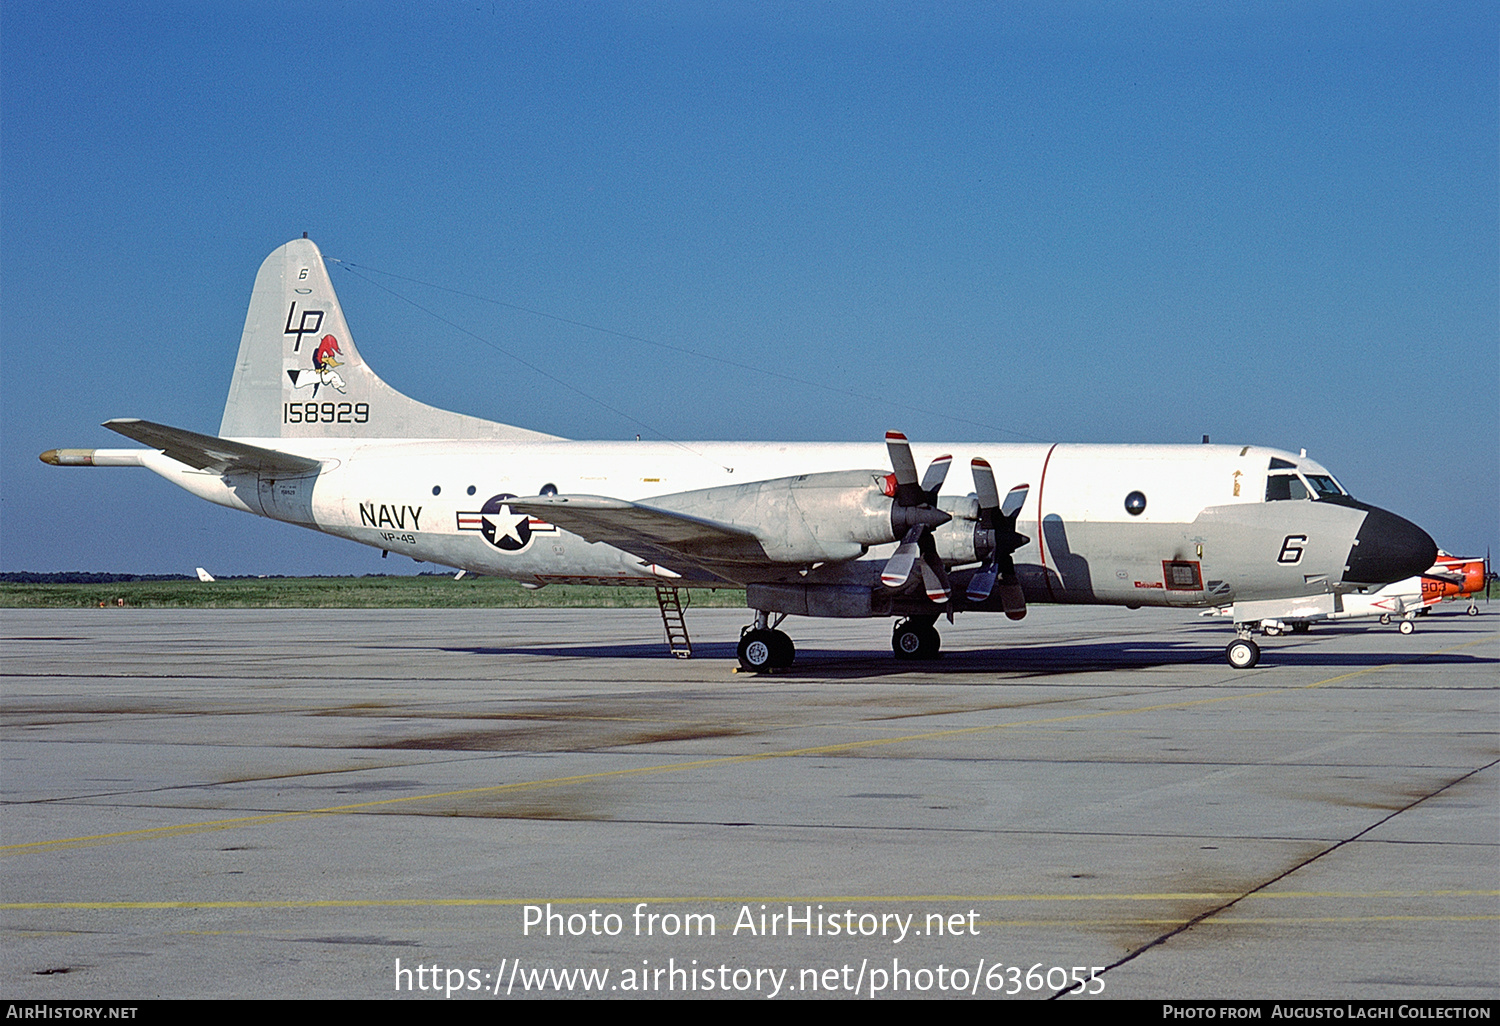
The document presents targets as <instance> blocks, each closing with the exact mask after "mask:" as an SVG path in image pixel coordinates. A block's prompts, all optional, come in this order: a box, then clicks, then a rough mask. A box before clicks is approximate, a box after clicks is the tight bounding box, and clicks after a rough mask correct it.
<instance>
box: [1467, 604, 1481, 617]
mask: <svg viewBox="0 0 1500 1026" xmlns="http://www.w3.org/2000/svg"><path fill="white" fill-rule="evenodd" d="M1464 612H1465V613H1468V614H1469V615H1470V616H1478V615H1479V607H1478V606H1470V607H1469V608H1468V609H1465V610H1464Z"/></svg>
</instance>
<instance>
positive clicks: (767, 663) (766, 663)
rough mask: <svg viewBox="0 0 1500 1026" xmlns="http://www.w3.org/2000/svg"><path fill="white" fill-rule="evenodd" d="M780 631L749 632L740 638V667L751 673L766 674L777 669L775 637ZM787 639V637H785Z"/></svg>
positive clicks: (737, 651) (738, 652) (738, 651)
mask: <svg viewBox="0 0 1500 1026" xmlns="http://www.w3.org/2000/svg"><path fill="white" fill-rule="evenodd" d="M778 633H780V632H779V631H749V632H747V633H746V634H745V636H744V637H742V638H740V645H739V648H738V649H737V650H736V651H735V654H736V655H738V656H739V659H740V666H741V667H742V668H743V669H745V670H746V671H748V672H750V673H764V672H765V671H767V670H770V669H774V668H775V667H776V665H777V664H776V654H777V649H778V647H779V646H778V644H777V642H776V638H775V635H776V634H778ZM783 637H785V635H783Z"/></svg>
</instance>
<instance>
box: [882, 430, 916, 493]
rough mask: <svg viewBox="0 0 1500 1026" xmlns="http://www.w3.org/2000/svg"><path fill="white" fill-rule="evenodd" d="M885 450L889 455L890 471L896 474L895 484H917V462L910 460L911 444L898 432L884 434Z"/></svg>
mask: <svg viewBox="0 0 1500 1026" xmlns="http://www.w3.org/2000/svg"><path fill="white" fill-rule="evenodd" d="M885 448H886V451H887V452H889V453H890V454H891V469H892V470H894V471H895V472H896V484H898V485H914V484H916V483H917V461H916V460H914V459H912V456H911V444H910V443H909V442H907V440H906V436H905V435H903V434H902V433H901V432H899V431H887V432H886V433H885Z"/></svg>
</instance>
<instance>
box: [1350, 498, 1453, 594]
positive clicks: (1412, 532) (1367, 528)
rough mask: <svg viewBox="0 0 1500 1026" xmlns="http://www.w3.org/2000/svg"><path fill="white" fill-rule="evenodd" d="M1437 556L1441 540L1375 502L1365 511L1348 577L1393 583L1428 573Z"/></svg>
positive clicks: (1363, 581)
mask: <svg viewBox="0 0 1500 1026" xmlns="http://www.w3.org/2000/svg"><path fill="white" fill-rule="evenodd" d="M1436 559H1437V543H1436V542H1434V541H1433V540H1432V536H1431V535H1429V534H1428V533H1427V532H1426V531H1424V530H1422V529H1421V528H1420V527H1418V526H1417V525H1416V524H1414V523H1412V522H1411V521H1410V520H1404V519H1402V518H1401V517H1398V516H1396V514H1394V513H1387V512H1386V511H1385V510H1383V509H1378V508H1376V507H1374V506H1371V507H1369V512H1368V513H1366V514H1365V522H1364V523H1363V524H1361V525H1360V528H1359V534H1358V535H1356V536H1355V538H1354V547H1353V548H1351V549H1350V550H1349V561H1348V563H1347V565H1345V567H1344V580H1345V581H1346V582H1348V583H1350V584H1392V583H1394V582H1396V581H1404V580H1406V579H1407V578H1408V577H1415V576H1417V575H1418V574H1421V573H1426V572H1427V571H1428V570H1429V569H1431V568H1432V564H1433V562H1434V561H1435V560H1436Z"/></svg>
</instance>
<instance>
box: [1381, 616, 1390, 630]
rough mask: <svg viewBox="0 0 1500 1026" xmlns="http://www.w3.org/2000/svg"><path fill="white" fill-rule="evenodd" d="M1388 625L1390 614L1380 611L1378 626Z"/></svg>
mask: <svg viewBox="0 0 1500 1026" xmlns="http://www.w3.org/2000/svg"><path fill="white" fill-rule="evenodd" d="M1390 625H1391V614H1390V613H1381V614H1380V626H1382V627H1389V626H1390Z"/></svg>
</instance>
